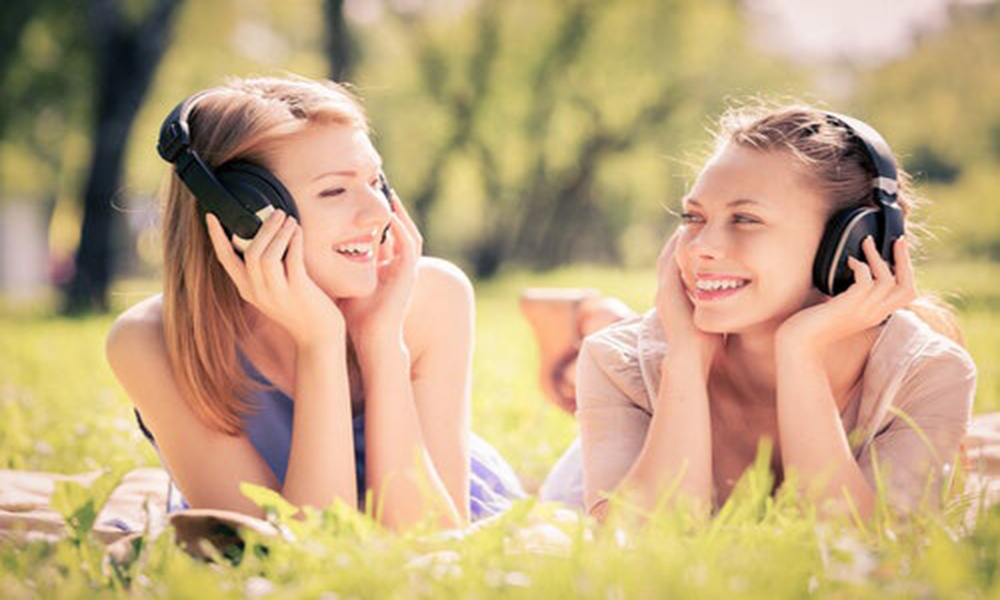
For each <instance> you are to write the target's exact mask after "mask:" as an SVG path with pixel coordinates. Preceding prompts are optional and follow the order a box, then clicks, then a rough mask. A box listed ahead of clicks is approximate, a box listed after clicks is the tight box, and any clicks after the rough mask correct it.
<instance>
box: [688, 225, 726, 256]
mask: <svg viewBox="0 0 1000 600" xmlns="http://www.w3.org/2000/svg"><path fill="white" fill-rule="evenodd" d="M723 229H724V228H723V226H722V224H717V223H712V222H708V223H705V224H704V225H703V226H701V227H699V228H698V230H697V231H696V232H695V233H694V235H693V236H692V237H691V238H690V239H689V240H688V253H689V254H690V255H691V256H692V257H695V258H700V259H719V258H723V257H725V255H726V244H727V239H726V233H725V231H724V230H723Z"/></svg>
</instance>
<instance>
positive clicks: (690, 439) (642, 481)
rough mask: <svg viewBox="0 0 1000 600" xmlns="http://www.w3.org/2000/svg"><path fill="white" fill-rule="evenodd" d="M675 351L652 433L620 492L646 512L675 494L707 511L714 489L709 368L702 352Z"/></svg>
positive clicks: (669, 359)
mask: <svg viewBox="0 0 1000 600" xmlns="http://www.w3.org/2000/svg"><path fill="white" fill-rule="evenodd" d="M675 350H677V349H671V353H670V355H669V356H668V357H666V358H665V359H664V361H663V378H662V380H661V382H660V387H659V390H658V393H657V399H656V411H655V412H654V413H653V418H652V421H651V422H650V427H649V435H647V436H646V441H645V443H644V444H643V447H642V451H641V452H640V453H639V457H638V458H637V459H636V461H635V464H634V465H633V466H632V468H631V470H629V472H628V474H627V475H626V476H625V479H624V480H623V481H622V483H621V485H620V486H619V490H620V491H621V492H622V493H624V494H625V495H626V496H627V497H631V498H632V499H634V500H635V501H636V502H638V504H639V506H640V507H641V508H643V509H646V510H652V509H653V508H654V507H656V505H657V504H658V503H659V502H660V501H661V500H662V499H664V498H665V496H666V494H667V493H668V492H673V494H672V496H671V497H670V498H669V500H670V501H671V502H674V501H680V502H690V503H692V504H693V505H694V507H696V508H697V509H698V510H700V511H706V512H707V510H709V509H710V508H711V506H712V488H713V479H712V424H711V417H710V410H709V400H708V391H707V383H706V379H707V372H708V369H707V368H705V367H704V366H703V365H701V364H700V357H699V356H698V354H697V353H696V352H679V351H675Z"/></svg>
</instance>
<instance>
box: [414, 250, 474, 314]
mask: <svg viewBox="0 0 1000 600" xmlns="http://www.w3.org/2000/svg"><path fill="white" fill-rule="evenodd" d="M474 304H475V293H474V292H473V289H472V282H471V281H469V278H468V276H466V274H465V272H464V271H462V269H460V268H458V267H457V266H456V265H455V264H454V263H451V262H449V261H447V260H444V259H440V258H431V257H422V258H421V259H420V263H419V264H418V266H417V283H416V287H415V289H414V291H413V306H412V307H411V310H410V320H414V319H416V320H418V321H425V320H427V319H429V318H434V317H443V316H449V317H450V318H456V317H461V316H463V315H466V314H471V313H472V311H473V307H474Z"/></svg>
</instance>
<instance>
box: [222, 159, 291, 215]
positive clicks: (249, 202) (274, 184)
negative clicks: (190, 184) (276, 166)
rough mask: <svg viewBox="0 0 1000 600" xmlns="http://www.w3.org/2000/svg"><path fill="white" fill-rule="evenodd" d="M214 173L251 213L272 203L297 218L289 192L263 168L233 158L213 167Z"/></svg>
mask: <svg viewBox="0 0 1000 600" xmlns="http://www.w3.org/2000/svg"><path fill="white" fill-rule="evenodd" d="M215 176H216V177H217V178H218V180H219V183H221V184H222V185H223V187H225V188H226V189H227V190H228V191H229V193H230V194H232V195H233V196H234V197H235V198H236V199H237V200H238V201H239V202H240V203H241V204H243V206H245V207H246V208H247V210H249V211H250V212H252V213H257V212H259V211H260V210H261V209H263V208H266V207H267V206H272V207H274V208H276V209H281V210H283V211H285V213H287V214H289V215H291V216H293V217H295V218H296V219H297V218H298V217H299V211H298V207H297V206H296V205H295V200H294V199H293V198H292V195H291V193H289V191H288V189H287V188H286V187H285V186H284V184H282V183H281V181H280V180H278V178H277V177H275V176H274V175H273V174H272V173H271V172H270V171H268V170H267V169H265V168H263V167H260V166H257V165H255V164H253V163H250V162H246V161H242V160H237V161H232V162H229V163H226V164H224V165H222V166H220V167H219V168H218V169H216V171H215Z"/></svg>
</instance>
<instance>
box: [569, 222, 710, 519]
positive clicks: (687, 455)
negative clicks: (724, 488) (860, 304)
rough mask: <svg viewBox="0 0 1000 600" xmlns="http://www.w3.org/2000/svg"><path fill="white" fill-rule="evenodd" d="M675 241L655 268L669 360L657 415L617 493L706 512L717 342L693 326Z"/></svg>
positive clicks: (646, 505) (648, 503)
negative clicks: (711, 392)
mask: <svg viewBox="0 0 1000 600" xmlns="http://www.w3.org/2000/svg"><path fill="white" fill-rule="evenodd" d="M677 240H678V234H675V235H674V236H672V237H671V238H670V240H668V242H667V243H666V245H665V246H664V249H663V251H662V252H661V254H660V258H659V261H658V265H657V270H658V277H659V284H658V287H657V295H656V308H657V315H658V317H659V319H660V323H661V326H662V327H663V331H664V335H665V337H666V339H667V343H668V354H667V356H666V357H665V358H664V360H663V364H662V376H661V379H660V382H659V386H658V389H657V400H656V411H655V412H654V413H653V418H652V420H651V423H650V426H649V433H648V435H647V436H646V439H645V442H644V444H643V447H642V450H641V451H640V453H639V456H638V458H637V459H636V460H635V463H634V464H633V465H632V468H631V469H630V470H629V472H628V473H627V474H626V475H625V478H624V479H623V480H622V482H621V484H620V485H619V486H618V488H617V489H616V491H618V492H621V493H622V494H623V495H625V496H626V497H631V498H632V499H633V500H634V501H636V502H637V503H638V504H639V506H640V507H641V508H643V509H646V510H650V509H652V508H654V507H655V506H656V505H657V504H658V503H659V502H660V501H661V500H663V499H664V498H665V497H666V494H667V493H668V492H671V490H673V492H674V493H673V494H672V495H671V496H670V497H669V498H668V500H669V501H670V502H677V501H680V502H682V503H690V504H691V505H692V506H693V507H694V508H695V509H696V510H697V511H699V512H702V511H706V512H707V510H709V509H710V508H711V505H712V490H713V477H712V425H711V417H710V415H711V413H710V410H709V398H708V374H709V371H710V370H711V367H712V361H713V358H714V356H715V354H716V352H717V351H718V349H719V347H720V346H721V337H720V336H718V335H713V334H707V333H704V332H702V331H700V330H698V329H697V328H696V327H695V325H694V322H693V320H692V305H691V301H690V300H689V299H688V298H687V295H686V293H685V291H684V283H683V281H682V279H681V274H680V268H679V266H678V263H677V260H676V254H675V249H676V246H677ZM585 441H586V440H585ZM604 510H606V509H604V508H602V509H601V511H602V512H603V511H604Z"/></svg>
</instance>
